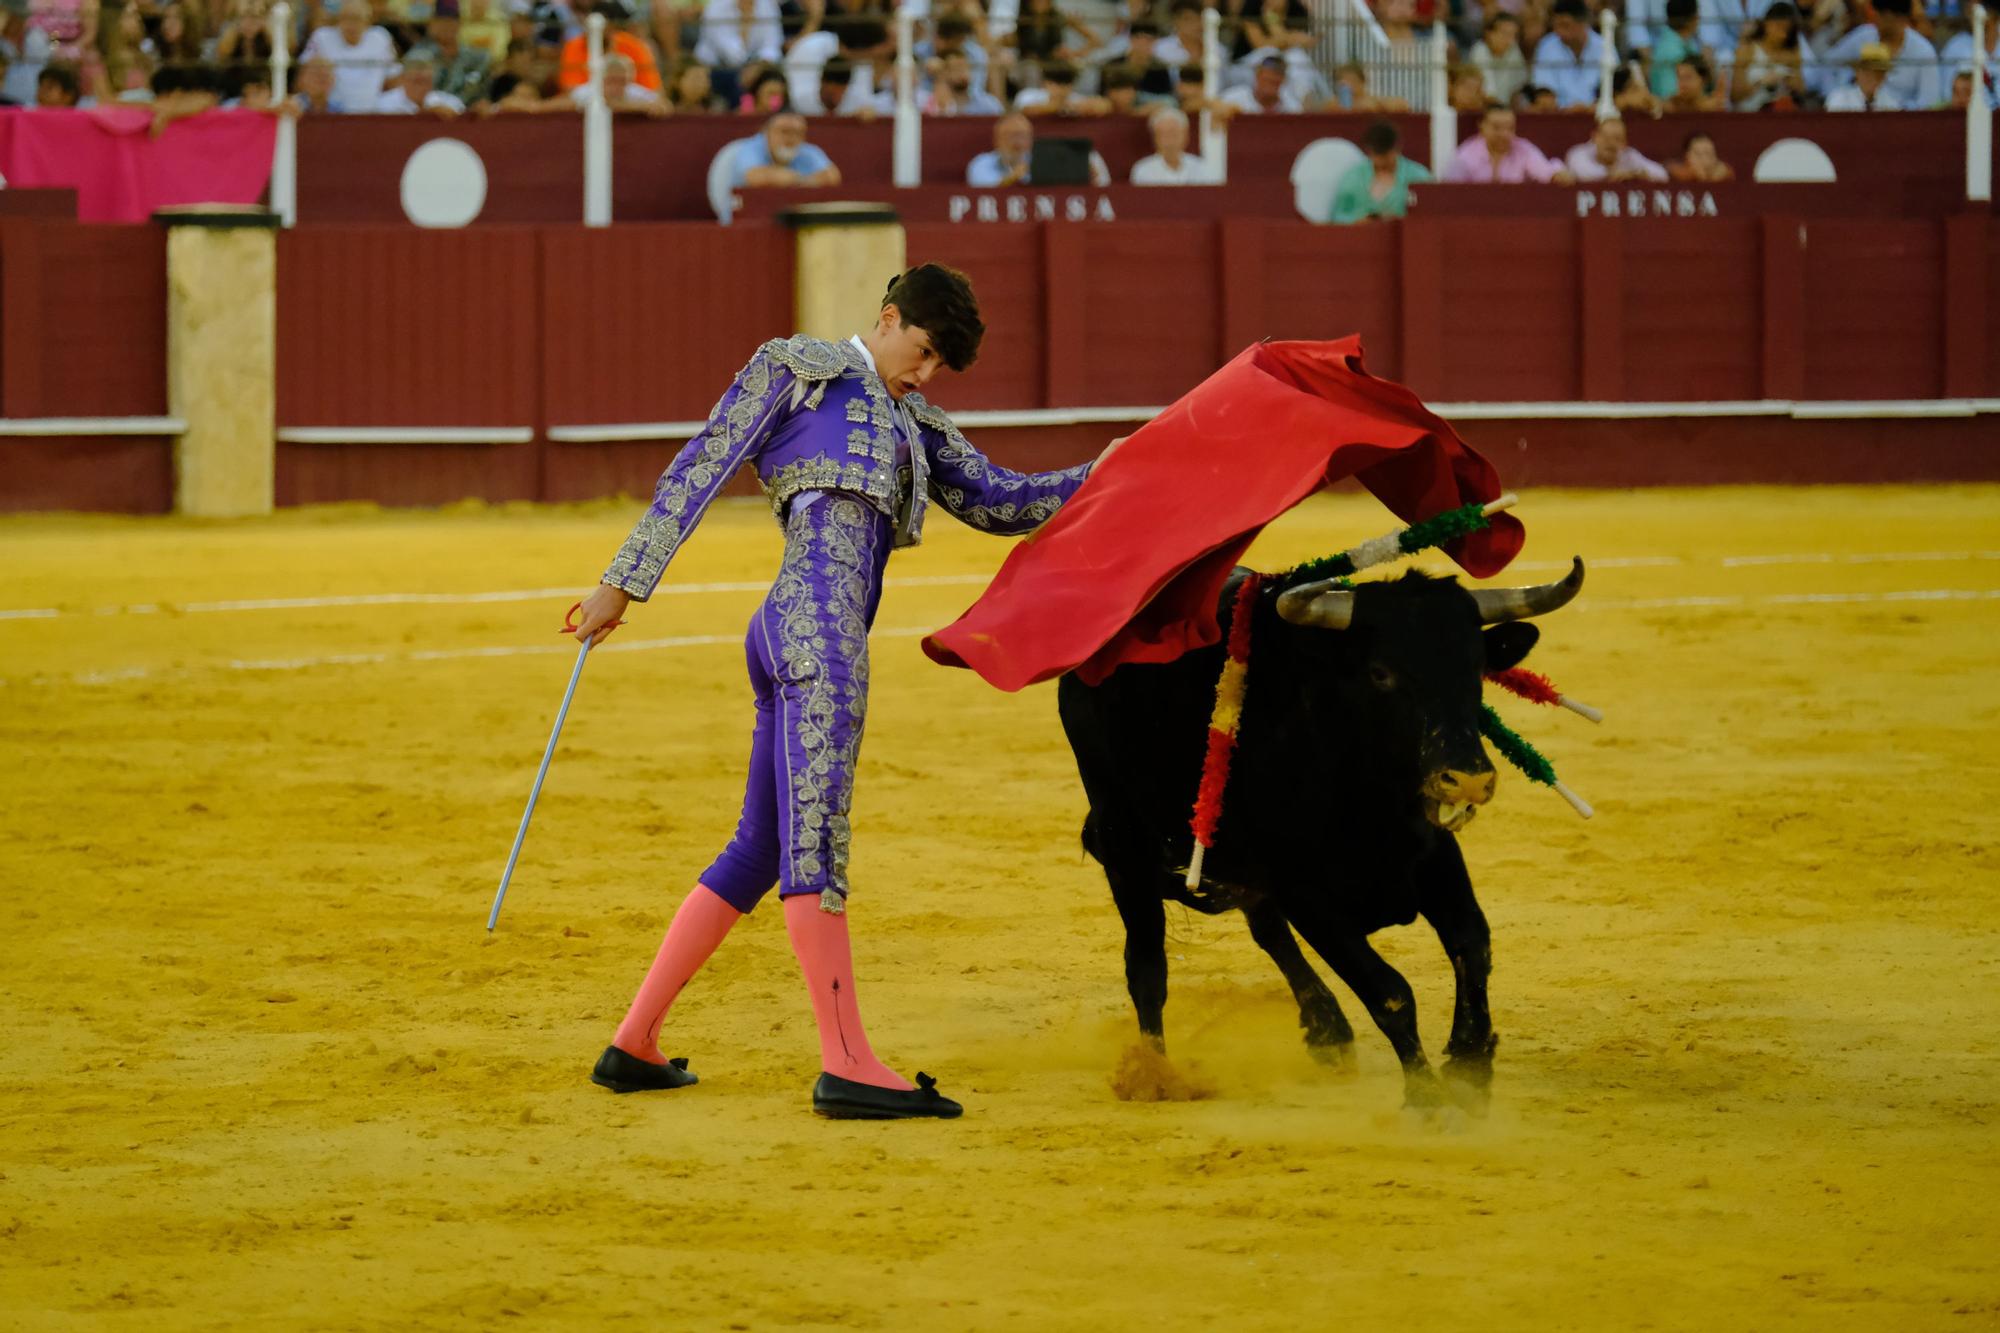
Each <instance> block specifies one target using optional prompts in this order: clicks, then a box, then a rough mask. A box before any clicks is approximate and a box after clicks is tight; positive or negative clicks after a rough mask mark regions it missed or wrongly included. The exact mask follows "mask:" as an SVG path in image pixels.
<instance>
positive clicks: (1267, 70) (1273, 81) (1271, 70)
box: [1221, 56, 1378, 115]
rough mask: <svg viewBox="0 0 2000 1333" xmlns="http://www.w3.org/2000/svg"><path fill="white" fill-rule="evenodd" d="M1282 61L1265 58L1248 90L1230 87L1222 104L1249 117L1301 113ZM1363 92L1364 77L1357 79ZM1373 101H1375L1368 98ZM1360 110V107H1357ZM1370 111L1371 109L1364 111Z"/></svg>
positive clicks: (1260, 62)
mask: <svg viewBox="0 0 2000 1333" xmlns="http://www.w3.org/2000/svg"><path fill="white" fill-rule="evenodd" d="M1285 75H1286V68H1285V61H1284V58H1283V57H1282V56H1266V57H1265V58H1264V59H1262V60H1260V61H1258V62H1257V72H1256V73H1255V74H1254V75H1252V76H1251V83H1250V86H1249V87H1248V88H1231V89H1230V90H1229V91H1228V92H1226V93H1224V94H1223V95H1222V98H1221V102H1222V105H1224V106H1227V107H1232V108H1234V109H1235V110H1236V111H1241V112H1248V113H1249V114H1251V115H1267V114H1277V113H1292V112H1298V111H1303V110H1305V106H1304V105H1303V104H1302V103H1301V102H1300V101H1299V98H1298V94H1297V93H1295V92H1294V91H1293V90H1292V88H1291V86H1290V83H1289V82H1288V80H1287V79H1286V77H1285ZM1361 83H1362V88H1363V89H1364V91H1365V90H1366V88H1367V77H1366V76H1365V75H1364V76H1363V77H1362V80H1361ZM1370 100H1371V102H1372V101H1376V100H1378V99H1370ZM1357 109H1361V108H1357ZM1367 109H1371V110H1372V109H1373V107H1370V108H1367Z"/></svg>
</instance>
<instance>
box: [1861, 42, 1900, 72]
mask: <svg viewBox="0 0 2000 1333" xmlns="http://www.w3.org/2000/svg"><path fill="white" fill-rule="evenodd" d="M1895 63H1896V58H1895V57H1894V56H1892V55H1890V54H1889V46H1888V43H1886V42H1870V43H1868V45H1866V46H1864V47H1862V48H1861V58H1860V59H1859V60H1857V61H1855V62H1854V67H1855V68H1856V69H1872V70H1879V71H1881V72H1883V73H1887V72H1888V69H1889V67H1890V66H1891V65H1893V64H1895Z"/></svg>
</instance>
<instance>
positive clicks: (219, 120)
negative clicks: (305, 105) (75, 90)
mask: <svg viewBox="0 0 2000 1333" xmlns="http://www.w3.org/2000/svg"><path fill="white" fill-rule="evenodd" d="M277 124H278V122H277V118H276V117H275V116H272V115H270V114H268V113H265V112H262V111H205V112H203V113H202V114H201V115H198V116H191V117H189V118H188V119H186V120H177V121H175V122H173V123H172V124H170V125H168V126H167V127H166V129H164V130H162V131H161V132H160V133H159V135H157V136H155V135H154V133H153V113H152V111H151V110H150V109H148V108H146V107H137V106H108V107H96V108H93V109H91V110H89V111H58V110H41V109H33V110H30V109H26V108H19V107H8V108H0V176H5V177H6V178H7V183H8V184H9V185H14V186H19V187H22V188H30V187H42V188H69V189H74V190H75V191H76V211H77V218H78V220H79V221H82V222H144V221H145V220H146V219H147V218H149V217H151V216H152V215H153V212H154V211H155V210H156V209H161V208H167V207H171V206H173V205H176V204H254V203H256V202H257V201H258V200H259V199H260V198H262V197H263V194H264V188H265V186H267V185H268V184H269V183H270V179H271V147H272V144H273V142H274V141H275V140H276V138H277V133H278V130H277Z"/></svg>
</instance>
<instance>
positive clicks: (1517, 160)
mask: <svg viewBox="0 0 2000 1333" xmlns="http://www.w3.org/2000/svg"><path fill="white" fill-rule="evenodd" d="M1445 179H1446V180H1448V181H1455V182H1458V183H1460V184H1467V185H1496V184H1497V185H1519V184H1521V183H1523V182H1525V181H1535V182H1538V183H1541V184H1548V183H1549V182H1552V181H1553V182H1554V183H1556V184H1558V185H1568V184H1570V183H1571V182H1572V181H1573V180H1574V179H1575V178H1574V177H1572V176H1571V175H1570V174H1569V172H1568V171H1567V170H1565V169H1564V168H1563V167H1562V166H1560V165H1558V164H1557V163H1555V162H1551V161H1550V160H1549V159H1548V158H1547V157H1545V156H1544V155H1543V154H1542V150H1541V149H1539V148H1537V147H1535V146H1534V145H1533V144H1531V143H1529V142H1528V141H1527V140H1526V139H1523V138H1521V137H1520V136H1519V135H1518V134H1516V133H1515V126H1514V112H1513V111H1512V110H1511V109H1510V108H1508V107H1505V106H1502V105H1501V104H1500V103H1498V102H1495V103H1493V104H1492V105H1491V106H1489V107H1487V108H1486V114H1485V115H1483V116H1481V117H1480V118H1479V133H1477V134H1475V135H1473V136H1472V137H1471V138H1470V139H1467V140H1466V141H1465V142H1464V143H1462V144H1460V145H1459V146H1458V152H1457V153H1455V154H1453V156H1452V159H1451V166H1450V167H1449V169H1447V170H1446V172H1445Z"/></svg>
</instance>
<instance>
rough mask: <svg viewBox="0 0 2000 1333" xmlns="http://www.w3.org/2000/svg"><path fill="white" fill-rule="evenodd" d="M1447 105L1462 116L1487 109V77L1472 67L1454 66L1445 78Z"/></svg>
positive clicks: (1475, 113)
mask: <svg viewBox="0 0 2000 1333" xmlns="http://www.w3.org/2000/svg"><path fill="white" fill-rule="evenodd" d="M1445 89H1446V97H1445V101H1446V105H1448V106H1450V107H1451V109H1452V110H1453V111H1456V112H1458V113H1459V114H1460V115H1463V114H1465V113H1466V112H1471V113H1473V114H1474V115H1477V114H1478V113H1479V112H1481V111H1484V110H1485V109H1486V101H1487V98H1486V76H1485V75H1483V74H1481V73H1480V72H1479V71H1478V70H1477V69H1475V68H1473V67H1472V66H1471V65H1454V66H1453V67H1452V69H1451V72H1450V73H1449V74H1447V75H1446V76H1445Z"/></svg>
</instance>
